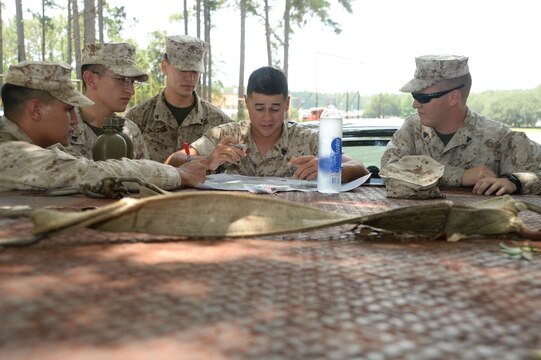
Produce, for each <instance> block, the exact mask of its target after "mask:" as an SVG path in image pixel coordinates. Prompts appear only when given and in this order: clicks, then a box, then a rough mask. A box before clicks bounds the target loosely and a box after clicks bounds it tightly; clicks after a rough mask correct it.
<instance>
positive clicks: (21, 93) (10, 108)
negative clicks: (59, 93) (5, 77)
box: [2, 84, 55, 120]
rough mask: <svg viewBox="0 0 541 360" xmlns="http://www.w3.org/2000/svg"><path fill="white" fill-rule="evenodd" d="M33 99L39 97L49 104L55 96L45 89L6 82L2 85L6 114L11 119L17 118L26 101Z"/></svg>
mask: <svg viewBox="0 0 541 360" xmlns="http://www.w3.org/2000/svg"><path fill="white" fill-rule="evenodd" d="M32 99H38V100H40V101H41V102H42V103H44V104H49V103H50V102H51V101H53V100H54V99H55V97H54V96H52V95H51V94H49V93H48V92H47V91H45V90H36V89H30V88H27V87H22V86H18V85H13V84H4V86H2V103H3V104H4V114H6V116H7V117H8V118H9V119H10V120H15V118H16V117H18V116H19V114H20V112H21V111H22V109H23V108H24V106H25V105H26V103H27V102H28V101H30V100H32Z"/></svg>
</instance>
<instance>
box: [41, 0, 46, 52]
mask: <svg viewBox="0 0 541 360" xmlns="http://www.w3.org/2000/svg"><path fill="white" fill-rule="evenodd" d="M45 30H46V29H45V0H41V61H45Z"/></svg>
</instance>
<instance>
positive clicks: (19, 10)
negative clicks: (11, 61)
mask: <svg viewBox="0 0 541 360" xmlns="http://www.w3.org/2000/svg"><path fill="white" fill-rule="evenodd" d="M15 12H16V16H17V60H18V61H19V62H21V61H25V60H26V50H25V48H24V20H23V4H22V0H15Z"/></svg>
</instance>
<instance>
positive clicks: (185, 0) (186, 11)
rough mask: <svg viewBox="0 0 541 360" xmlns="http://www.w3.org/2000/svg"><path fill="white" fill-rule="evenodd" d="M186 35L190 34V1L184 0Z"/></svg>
mask: <svg viewBox="0 0 541 360" xmlns="http://www.w3.org/2000/svg"><path fill="white" fill-rule="evenodd" d="M184 35H188V1H187V0H184Z"/></svg>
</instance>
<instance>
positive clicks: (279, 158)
mask: <svg viewBox="0 0 541 360" xmlns="http://www.w3.org/2000/svg"><path fill="white" fill-rule="evenodd" d="M250 129H251V124H250V122H249V121H240V122H235V123H229V124H224V125H221V126H218V127H215V128H213V129H210V130H208V131H207V133H206V134H205V135H204V136H203V137H201V138H200V139H198V140H197V141H195V142H193V143H192V144H191V145H190V146H191V147H193V148H194V149H195V150H197V152H198V153H199V155H203V156H207V155H210V154H211V153H212V151H214V148H215V147H216V145H217V144H218V143H219V142H220V141H221V140H222V139H223V138H225V137H228V136H230V137H232V138H234V139H237V141H238V142H239V143H242V144H246V145H247V146H248V148H247V150H246V152H247V156H246V157H244V158H242V159H241V161H240V162H239V163H236V164H231V163H228V162H226V163H224V164H223V165H222V167H223V171H224V172H226V173H230V174H239V175H247V176H278V177H292V176H293V173H295V170H296V167H291V168H290V167H288V162H289V161H290V160H291V158H292V157H294V156H308V155H313V156H317V152H318V134H317V132H316V131H314V130H311V129H307V128H303V127H301V126H298V125H297V124H294V123H288V122H284V125H283V127H282V135H280V138H279V139H278V141H277V142H276V143H275V144H274V146H273V147H272V148H271V149H270V150H269V151H267V153H266V154H265V156H263V155H261V153H260V152H259V149H258V147H257V145H256V143H255V141H254V139H253V137H252V133H251V131H250Z"/></svg>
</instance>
